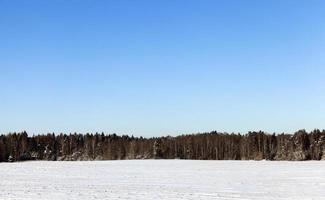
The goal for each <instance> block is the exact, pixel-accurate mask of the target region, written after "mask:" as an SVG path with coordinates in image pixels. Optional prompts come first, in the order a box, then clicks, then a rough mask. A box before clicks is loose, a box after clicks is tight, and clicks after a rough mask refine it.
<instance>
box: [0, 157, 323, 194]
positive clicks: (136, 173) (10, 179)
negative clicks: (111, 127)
mask: <svg viewBox="0 0 325 200" xmlns="http://www.w3.org/2000/svg"><path fill="white" fill-rule="evenodd" d="M0 199H1V200H2V199H51V200H52V199H81V200H84V199H85V200H86V199H87V200H88V199H153V200H154V199H195V200H197V199H204V200H206V199H232V200H234V199H242V200H243V199H276V200H282V199H293V200H297V199H325V162H321V161H308V162H275V161H274V162H269V161H189V160H130V161H90V162H47V161H40V162H38V161H34V162H33V161H32V162H22V163H0Z"/></svg>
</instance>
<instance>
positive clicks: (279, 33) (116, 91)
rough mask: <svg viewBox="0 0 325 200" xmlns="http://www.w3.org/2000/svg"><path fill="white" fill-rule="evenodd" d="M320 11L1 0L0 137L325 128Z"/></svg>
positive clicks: (170, 2)
mask: <svg viewBox="0 0 325 200" xmlns="http://www.w3.org/2000/svg"><path fill="white" fill-rule="evenodd" d="M324 10H325V2H324V1H316V0H306V1H291V0H290V1H276V0H274V1H215V0H213V1H189V0H177V1H174V0H164V1H149V0H148V1H131V0H130V1H123V0H121V1H87V0H85V1H74V0H69V1H66V0H55V1H42V0H38V1H36V0H31V1H13V0H0V133H7V132H10V131H11V132H12V131H22V130H27V131H28V132H29V133H31V134H32V133H47V132H56V133H58V132H66V133H69V132H82V133H85V132H96V131H98V132H101V131H105V132H107V133H113V132H116V133H118V134H130V135H131V134H133V135H137V136H139V135H142V136H159V135H167V134H170V135H177V134H182V133H195V132H203V131H211V130H218V131H227V132H243V133H244V132H247V131H250V130H260V129H261V130H265V131H267V132H293V131H296V130H298V129H301V128H305V129H307V130H311V129H314V128H320V129H324V128H325V92H324V91H325V56H324V55H325V12H324Z"/></svg>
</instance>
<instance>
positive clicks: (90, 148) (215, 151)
mask: <svg viewBox="0 0 325 200" xmlns="http://www.w3.org/2000/svg"><path fill="white" fill-rule="evenodd" d="M123 159H193V160H264V159H265V160H297V161H298V160H299V161H301V160H325V130H322V131H320V130H318V129H315V130H314V131H312V132H310V133H307V132H306V131H305V130H299V131H297V132H295V133H293V134H284V133H282V134H268V133H265V132H262V131H259V132H248V133H247V134H239V133H238V134H234V133H232V134H228V133H220V132H217V131H212V132H210V133H197V134H191V135H180V136H176V137H172V136H166V137H152V138H143V137H133V136H127V135H122V136H118V135H116V134H110V135H106V134H104V133H95V134H77V133H74V134H59V135H56V134H54V133H52V134H47V135H33V136H29V135H28V134H27V132H25V131H24V132H21V133H9V134H6V135H1V136H0V162H15V161H27V160H51V161H77V160H79V161H80V160H123Z"/></svg>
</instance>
